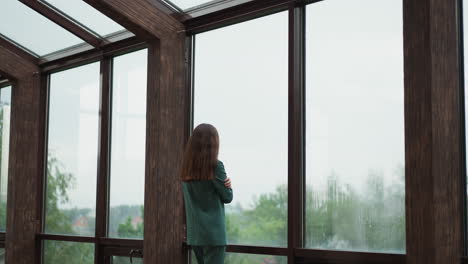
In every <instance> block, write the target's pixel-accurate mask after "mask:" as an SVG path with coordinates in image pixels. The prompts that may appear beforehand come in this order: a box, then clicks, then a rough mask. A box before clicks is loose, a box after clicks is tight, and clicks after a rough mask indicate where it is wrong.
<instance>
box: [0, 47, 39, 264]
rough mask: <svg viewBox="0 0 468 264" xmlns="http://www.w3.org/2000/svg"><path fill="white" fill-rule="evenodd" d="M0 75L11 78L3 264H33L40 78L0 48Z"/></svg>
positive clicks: (31, 66) (29, 66)
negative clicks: (4, 73)
mask: <svg viewBox="0 0 468 264" xmlns="http://www.w3.org/2000/svg"><path fill="white" fill-rule="evenodd" d="M0 71H2V72H6V73H7V74H9V75H10V76H12V77H13V78H15V80H14V86H13V89H12V104H11V120H10V125H11V126H10V157H9V159H10V160H9V173H8V174H9V177H8V201H7V203H8V204H7V231H6V241H7V243H6V262H7V263H15V264H31V263H35V261H36V258H35V235H36V232H38V231H39V230H40V221H38V215H37V212H38V211H39V210H37V206H38V205H39V204H38V203H37V202H36V200H37V197H38V193H37V191H38V188H37V185H38V184H39V181H38V179H39V177H38V176H39V174H42V171H40V167H41V165H40V164H41V162H42V157H43V155H42V149H41V147H40V146H41V142H42V140H43V138H41V135H43V133H41V128H43V125H42V123H43V121H44V119H43V118H41V116H40V115H41V113H43V111H41V107H44V106H45V104H43V102H41V101H42V100H41V99H42V98H43V96H41V95H42V94H41V75H40V74H39V69H38V67H37V66H36V65H34V64H33V63H32V62H30V61H26V60H25V59H24V58H22V57H20V56H18V55H17V54H14V53H13V52H11V51H9V50H8V49H7V48H5V47H3V46H0Z"/></svg>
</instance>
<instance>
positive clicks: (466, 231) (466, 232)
mask: <svg viewBox="0 0 468 264" xmlns="http://www.w3.org/2000/svg"><path fill="white" fill-rule="evenodd" d="M457 3H458V30H459V32H458V35H459V44H458V46H459V49H460V55H459V65H460V66H459V67H460V74H459V76H460V96H459V98H460V120H461V122H462V125H461V126H460V135H465V134H466V122H465V116H466V113H465V111H466V106H465V88H466V87H465V74H464V73H465V64H464V60H465V58H464V55H465V52H464V48H463V47H464V41H465V39H464V33H463V30H464V25H463V7H464V6H463V0H458V1H457ZM460 141H461V144H460V155H461V157H460V159H461V161H462V166H461V167H460V169H461V170H460V176H461V177H460V180H461V181H460V188H461V195H462V197H461V198H460V199H461V201H462V204H463V214H462V219H461V224H462V227H461V230H463V234H462V236H463V241H462V243H463V255H464V256H467V254H468V243H467V242H468V239H467V238H468V228H467V227H468V225H467V213H468V212H467V188H466V183H467V173H466V166H467V164H466V138H465V137H464V136H462V137H460Z"/></svg>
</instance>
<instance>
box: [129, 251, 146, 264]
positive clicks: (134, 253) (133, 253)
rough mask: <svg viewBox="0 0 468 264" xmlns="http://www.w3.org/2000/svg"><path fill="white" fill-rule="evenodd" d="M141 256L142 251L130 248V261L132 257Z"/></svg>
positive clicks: (131, 261)
mask: <svg viewBox="0 0 468 264" xmlns="http://www.w3.org/2000/svg"><path fill="white" fill-rule="evenodd" d="M134 256H135V257H143V252H142V251H141V250H140V249H132V250H130V263H133V257H134Z"/></svg>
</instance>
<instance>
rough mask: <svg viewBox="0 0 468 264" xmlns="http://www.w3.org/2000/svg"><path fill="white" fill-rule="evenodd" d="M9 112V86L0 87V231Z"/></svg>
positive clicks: (5, 187) (1, 228)
mask: <svg viewBox="0 0 468 264" xmlns="http://www.w3.org/2000/svg"><path fill="white" fill-rule="evenodd" d="M10 113H11V86H7V87H3V88H1V89H0V231H5V230H6V212H7V191H8V158H9V153H10ZM0 263H1V262H0Z"/></svg>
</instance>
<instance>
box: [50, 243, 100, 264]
mask: <svg viewBox="0 0 468 264" xmlns="http://www.w3.org/2000/svg"><path fill="white" fill-rule="evenodd" d="M43 243H44V264H64V263H66V264H94V244H91V243H80V242H67V241H53V240H45V241H44V242H43Z"/></svg>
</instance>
